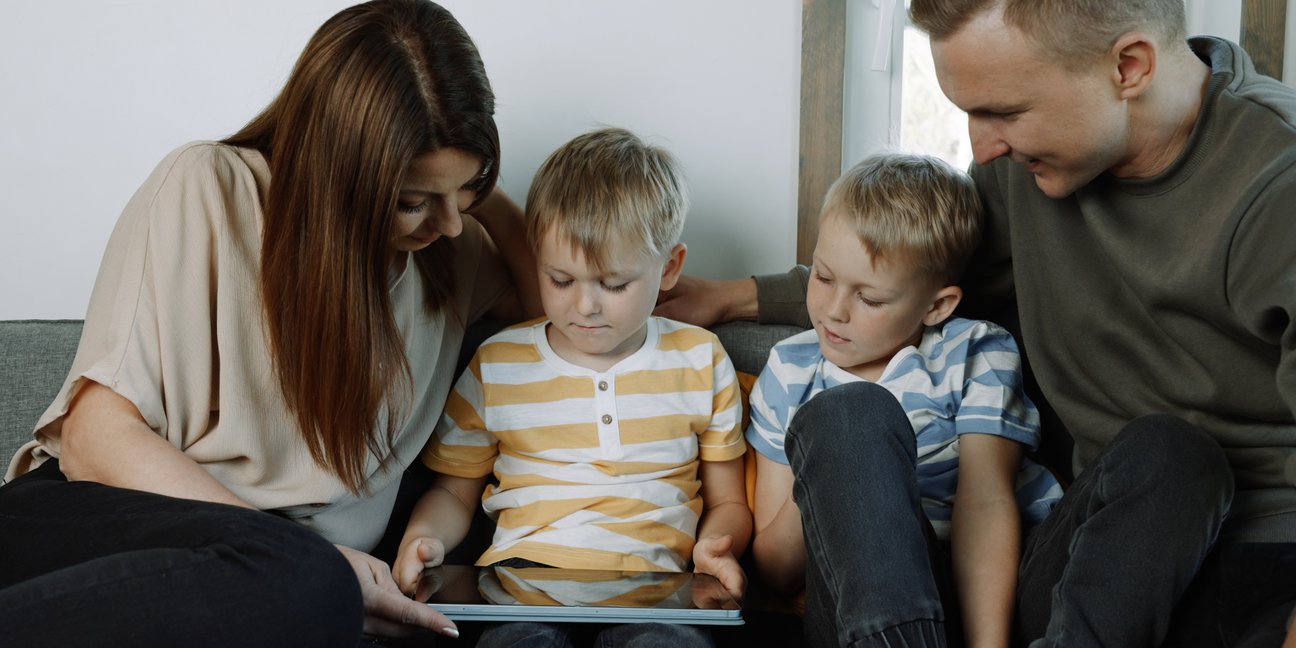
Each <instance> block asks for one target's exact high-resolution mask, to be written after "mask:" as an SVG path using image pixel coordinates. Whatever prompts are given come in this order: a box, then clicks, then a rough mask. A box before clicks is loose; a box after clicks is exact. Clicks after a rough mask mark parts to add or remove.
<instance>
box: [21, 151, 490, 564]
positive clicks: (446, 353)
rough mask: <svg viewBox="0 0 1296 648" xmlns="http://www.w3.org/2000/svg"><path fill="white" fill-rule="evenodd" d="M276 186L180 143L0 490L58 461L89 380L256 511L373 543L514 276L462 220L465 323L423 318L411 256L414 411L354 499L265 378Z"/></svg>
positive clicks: (405, 296) (102, 282) (253, 171)
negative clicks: (264, 269) (267, 258)
mask: <svg viewBox="0 0 1296 648" xmlns="http://www.w3.org/2000/svg"><path fill="white" fill-rule="evenodd" d="M269 181H270V175H269V169H268V168H267V166H266V162H265V160H264V158H263V157H262V156H261V155H260V154H259V153H257V152H256V151H254V150H250V149H242V148H235V147H231V146H226V145H223V144H218V143H212V142H199V143H193V144H188V145H186V146H183V147H181V148H180V149H178V150H176V151H175V152H173V153H171V155H169V156H168V157H167V158H166V159H165V160H163V161H162V163H161V164H160V165H159V166H158V168H157V170H155V171H154V172H153V174H152V176H151V177H149V179H148V181H147V182H145V183H144V186H143V187H141V188H140V189H139V191H137V192H136V193H135V196H134V197H133V198H132V199H131V201H130V202H129V203H128V204H127V206H126V209H125V211H124V212H123V213H122V216H121V219H120V220H118V222H117V225H116V227H115V228H114V230H113V234H112V237H111V239H110V240H109V242H108V248H107V250H106V252H105V253H104V259H103V263H102V266H101V267H100V269H99V276H98V279H97V280H96V281H95V287H94V293H93V294H92V296H91V298H90V306H89V309H88V311H87V313H86V322H85V329H84V331H83V333H82V335H81V344H80V347H79V348H78V349H77V355H76V360H75V361H74V362H73V365H72V370H71V372H70V373H69V375H68V378H67V380H66V381H65V382H64V384H63V388H62V389H61V390H60V391H59V394H58V397H57V398H55V400H54V402H53V404H51V405H50V407H49V409H48V410H46V412H45V414H44V415H43V416H41V418H40V420H39V422H38V423H37V425H36V431H35V439H34V440H33V441H31V442H29V443H28V444H26V445H25V446H23V448H22V449H20V450H19V452H18V454H17V455H15V457H14V458H13V461H12V462H11V464H10V466H9V472H8V475H7V478H9V479H12V478H13V477H14V476H16V475H19V474H22V473H25V472H27V471H28V470H31V469H32V468H34V467H36V466H38V465H40V464H41V463H42V462H44V461H45V460H46V459H47V458H49V457H57V456H59V441H60V432H61V426H62V421H63V416H64V415H65V414H66V413H67V409H68V403H69V402H70V401H71V399H72V397H73V395H74V394H75V393H76V391H77V390H78V389H79V388H80V386H81V385H82V384H84V381H85V380H87V379H88V380H92V381H95V382H98V383H101V384H103V385H106V386H108V387H110V388H111V389H112V390H113V391H115V392H117V393H118V394H121V395H122V396H124V397H126V398H127V399H129V400H130V401H131V402H132V403H134V404H135V407H136V408H138V409H139V412H140V414H142V415H143V417H144V420H145V421H146V422H147V423H148V425H149V426H150V427H152V428H153V429H154V430H156V431H157V433H158V434H159V435H161V436H162V437H163V438H165V439H167V440H168V441H170V442H171V443H172V444H173V445H174V446H175V447H177V448H179V449H180V450H181V451H183V452H184V453H185V454H186V455H187V456H188V457H189V458H191V459H193V460H194V461H196V462H197V463H198V464H199V465H201V466H202V467H203V468H205V469H206V470H207V471H208V472H209V473H211V474H212V475H213V476H214V477H216V479H218V480H220V482H221V483H223V484H224V485H225V486H226V487H228V488H229V489H230V490H231V491H233V492H234V494H235V495H237V496H239V497H241V498H243V499H244V500H245V501H247V502H249V503H250V504H252V505H254V506H256V507H258V508H260V509H264V510H273V511H276V512H279V513H282V514H285V515H287V516H289V517H291V518H293V519H295V520H297V521H298V522H301V523H302V524H304V525H306V526H308V527H311V528H313V529H315V530H317V531H318V532H319V533H320V534H322V535H323V536H324V537H325V538H328V539H329V540H330V541H331V542H334V543H338V544H343V545H346V546H350V547H354V548H356V549H361V550H365V551H368V550H370V549H372V548H373V546H374V545H375V544H377V542H378V540H379V539H380V538H381V536H382V533H383V530H384V528H385V526H386V524H387V519H388V517H389V515H390V513H391V507H392V503H393V502H394V501H395V498H396V491H397V489H398V487H399V485H400V478H401V472H402V471H403V469H404V468H405V467H406V466H408V465H409V464H411V463H412V462H413V461H414V460H415V459H416V457H417V456H418V453H419V451H420V450H421V449H422V447H423V445H424V444H425V442H426V441H427V439H428V437H429V436H430V435H431V434H432V430H433V429H434V428H435V426H436V422H437V419H438V418H439V416H440V414H441V409H442V406H443V405H444V404H445V400H446V396H447V394H448V392H449V389H450V386H451V382H452V379H453V377H454V369H455V363H456V360H457V359H458V353H459V346H460V344H461V342H462V340H463V334H464V323H465V322H472V321H474V320H476V319H477V318H478V317H479V316H480V315H481V314H482V313H483V312H484V311H485V310H486V309H487V308H488V307H489V306H491V305H492V304H493V303H494V302H495V301H497V300H498V299H499V298H500V297H501V296H502V295H503V294H504V293H505V292H506V291H507V289H508V287H509V278H508V275H507V273H506V271H505V269H504V266H503V264H502V263H501V262H500V260H499V258H498V255H497V254H496V253H495V252H494V246H492V245H490V244H489V239H487V238H486V235H485V233H484V231H483V230H482V228H481V226H480V225H479V224H478V223H477V222H476V221H474V220H472V219H471V218H465V219H464V230H463V234H462V235H460V236H459V237H457V238H456V239H454V241H453V244H454V246H455V290H454V295H455V300H454V301H455V307H456V308H455V311H456V312H457V313H458V314H459V315H458V316H456V315H455V314H450V313H447V314H444V315H437V316H436V317H431V318H430V317H428V316H427V315H426V313H425V311H424V310H423V287H422V276H421V275H420V274H419V272H418V271H417V269H415V268H414V267H413V263H412V261H411V260H409V259H408V258H407V259H406V261H407V262H406V270H405V271H404V272H402V273H400V274H399V275H396V276H394V277H393V279H392V285H391V288H390V296H391V301H392V309H393V314H394V316H395V318H396V325H397V327H398V328H399V329H400V331H401V334H402V335H403V336H404V341H405V350H406V354H407V357H408V358H409V364H410V369H411V371H412V374H413V378H414V384H413V395H414V398H413V401H412V403H411V405H410V407H408V408H407V410H408V411H409V414H408V416H407V418H406V419H405V420H404V421H403V422H402V423H401V425H399V426H398V436H397V438H396V442H395V444H394V446H393V447H392V448H391V449H390V453H389V454H390V455H392V459H391V461H390V466H391V468H390V470H388V471H380V470H379V469H378V466H379V458H378V457H377V456H374V455H372V454H371V455H370V456H369V459H368V490H369V492H368V494H367V495H362V496H361V497H355V496H353V495H351V494H350V493H349V492H348V491H347V489H346V488H345V486H343V484H342V483H341V482H340V481H338V479H337V478H336V477H334V476H333V475H332V474H331V473H329V472H327V471H326V470H324V469H322V468H321V467H320V466H319V465H317V464H316V463H315V462H314V461H313V460H312V459H311V456H310V452H309V451H308V450H307V448H306V445H305V443H304V442H303V441H302V439H301V437H300V435H299V433H298V430H297V427H296V420H295V419H294V417H293V416H292V415H290V414H289V412H288V410H287V409H286V408H285V406H284V404H283V403H284V399H283V396H282V392H281V391H280V388H279V384H278V379H277V378H276V376H275V374H274V372H273V370H272V368H271V363H270V351H269V342H268V339H267V337H266V334H265V331H264V326H263V313H262V309H261V298H260V287H259V282H258V276H259V273H260V267H261V263H260V252H261V230H262V222H263V221H262V219H263V215H262V213H261V203H262V202H263V199H264V196H265V191H266V187H267V186H268V183H269ZM140 469H141V470H147V466H141V467H140Z"/></svg>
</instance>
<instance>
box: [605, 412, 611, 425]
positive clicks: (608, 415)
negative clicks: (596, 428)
mask: <svg viewBox="0 0 1296 648" xmlns="http://www.w3.org/2000/svg"><path fill="white" fill-rule="evenodd" d="M603 425H612V415H611V414H604V415H603Z"/></svg>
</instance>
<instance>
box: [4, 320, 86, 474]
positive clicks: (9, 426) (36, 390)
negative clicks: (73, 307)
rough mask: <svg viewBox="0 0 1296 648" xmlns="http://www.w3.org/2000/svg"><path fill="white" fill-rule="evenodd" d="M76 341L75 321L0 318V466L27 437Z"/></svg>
mask: <svg viewBox="0 0 1296 648" xmlns="http://www.w3.org/2000/svg"><path fill="white" fill-rule="evenodd" d="M80 339H81V320H5V321H0V466H3V467H8V465H9V459H10V457H13V455H14V452H16V451H17V450H18V447H19V446H21V445H22V444H24V443H26V442H27V441H28V440H29V439H31V433H32V427H33V426H34V425H35V424H36V419H37V418H39V417H40V415H41V413H43V412H44V411H45V408H46V407H47V406H48V405H49V404H50V401H52V400H54V396H55V395H56V394H58V390H59V387H60V386H62V384H63V378H64V377H66V376H67V371H68V368H69V367H71V366H72V358H73V356H75V355H76V348H77V342H78V341H79V340H80Z"/></svg>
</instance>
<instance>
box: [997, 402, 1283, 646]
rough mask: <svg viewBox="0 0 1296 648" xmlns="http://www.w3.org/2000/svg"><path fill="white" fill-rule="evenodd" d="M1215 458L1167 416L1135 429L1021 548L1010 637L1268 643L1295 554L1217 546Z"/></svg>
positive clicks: (1272, 641) (1222, 501)
mask: <svg viewBox="0 0 1296 648" xmlns="http://www.w3.org/2000/svg"><path fill="white" fill-rule="evenodd" d="M1233 488H1234V486H1233V475H1232V471H1231V469H1230V468H1229V465H1228V461H1227V459H1226V457H1225V456H1224V453H1223V451H1222V450H1221V449H1220V447H1219V445H1218V444H1216V443H1215V441H1214V440H1213V439H1211V438H1210V437H1209V436H1207V435H1206V434H1205V433H1204V432H1202V431H1201V430H1199V429H1198V428H1197V427H1195V426H1193V425H1191V424H1189V423H1187V422H1185V421H1183V420H1181V419H1178V418H1175V417H1173V416H1168V415H1152V416H1145V417H1142V418H1139V419H1136V420H1134V421H1133V422H1131V423H1130V424H1129V425H1127V426H1126V427H1125V429H1123V430H1122V431H1121V433H1120V434H1119V435H1117V437H1116V438H1115V440H1113V442H1112V443H1111V444H1110V445H1109V446H1108V447H1107V449H1106V450H1105V451H1104V452H1103V454H1102V455H1101V456H1100V457H1099V459H1098V460H1097V461H1096V462H1095V463H1094V465H1092V466H1090V467H1089V468H1088V469H1086V470H1085V471H1084V472H1083V473H1082V474H1081V475H1080V477H1079V479H1077V480H1076V482H1075V484H1073V485H1072V486H1071V488H1070V489H1069V490H1068V491H1067V492H1066V494H1065V495H1064V496H1063V498H1062V501H1061V502H1060V503H1059V505H1058V507H1057V508H1056V509H1055V510H1054V511H1053V513H1052V514H1051V515H1049V517H1048V519H1047V520H1045V521H1044V523H1043V524H1041V525H1040V526H1039V527H1038V528H1036V529H1035V530H1034V532H1032V533H1031V535H1030V536H1029V538H1028V540H1027V544H1026V548H1025V551H1024V552H1023V556H1022V564H1021V579H1020V583H1019V587H1018V612H1019V615H1018V639H1019V640H1020V641H1021V643H1023V644H1025V643H1027V642H1030V645H1031V646H1032V648H1039V647H1043V646H1122V647H1127V646H1128V647H1138V646H1151V647H1155V646H1184V647H1190V646H1191V647H1194V648H1195V647H1197V646H1275V647H1276V646H1278V645H1280V644H1281V643H1282V637H1283V634H1284V632H1285V626H1286V622H1287V618H1288V616H1289V615H1290V614H1291V610H1292V605H1293V601H1294V600H1296V545H1292V544H1238V543H1231V542H1227V541H1225V542H1221V543H1219V544H1217V543H1216V538H1217V536H1218V534H1219V530H1220V527H1221V525H1222V523H1223V520H1224V517H1225V515H1226V513H1227V511H1228V507H1229V504H1230V502H1231V501H1232V497H1233Z"/></svg>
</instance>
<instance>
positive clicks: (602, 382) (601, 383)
mask: <svg viewBox="0 0 1296 648" xmlns="http://www.w3.org/2000/svg"><path fill="white" fill-rule="evenodd" d="M599 391H607V381H606V380H600V381H599Z"/></svg>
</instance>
